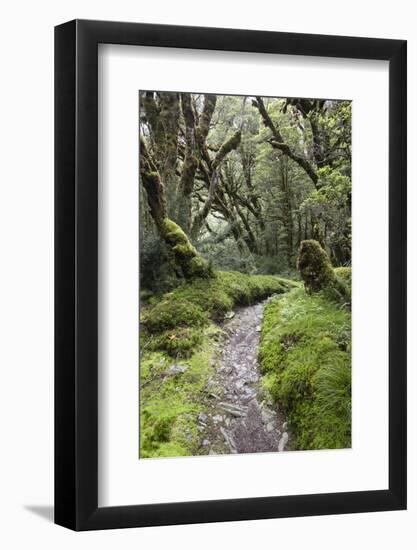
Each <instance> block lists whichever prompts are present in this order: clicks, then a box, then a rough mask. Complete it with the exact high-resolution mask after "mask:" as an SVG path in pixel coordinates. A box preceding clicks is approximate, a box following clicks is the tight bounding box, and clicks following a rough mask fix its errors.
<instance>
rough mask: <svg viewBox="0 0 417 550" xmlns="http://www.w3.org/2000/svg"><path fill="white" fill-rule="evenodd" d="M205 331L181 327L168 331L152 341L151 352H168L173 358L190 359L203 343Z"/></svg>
mask: <svg viewBox="0 0 417 550" xmlns="http://www.w3.org/2000/svg"><path fill="white" fill-rule="evenodd" d="M202 340H203V331H202V330H200V329H195V328H188V327H179V328H177V329H175V330H168V331H165V332H163V333H162V334H160V335H158V336H156V337H155V338H153V339H152V341H151V342H150V345H149V349H151V350H162V351H166V352H167V353H168V354H169V355H171V356H172V357H178V358H179V357H189V356H190V355H191V354H192V353H193V351H194V350H195V349H196V348H197V347H198V346H199V345H200V344H201V343H202Z"/></svg>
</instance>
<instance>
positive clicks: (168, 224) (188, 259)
mask: <svg viewBox="0 0 417 550" xmlns="http://www.w3.org/2000/svg"><path fill="white" fill-rule="evenodd" d="M161 233H162V236H163V238H164V240H165V242H166V243H167V244H168V246H169V247H170V249H171V250H172V253H173V256H174V261H175V264H176V265H177V266H178V267H179V268H180V269H181V271H182V273H183V275H184V277H185V278H186V279H193V278H197V277H203V278H209V277H211V276H212V270H211V267H210V265H209V264H208V262H207V261H206V260H204V258H202V257H201V256H200V255H199V254H198V252H197V250H196V249H195V247H194V246H193V245H192V244H191V243H190V241H189V239H188V237H187V235H186V234H185V233H184V231H183V230H182V229H181V227H180V226H179V225H177V224H176V223H175V222H173V221H172V220H170V219H169V218H165V219H164V220H163V221H162V223H161Z"/></svg>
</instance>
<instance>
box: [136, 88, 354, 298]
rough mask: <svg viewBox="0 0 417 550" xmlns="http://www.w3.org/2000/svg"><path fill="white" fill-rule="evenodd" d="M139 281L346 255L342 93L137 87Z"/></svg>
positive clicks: (289, 265) (277, 269)
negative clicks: (320, 253)
mask: <svg viewBox="0 0 417 550" xmlns="http://www.w3.org/2000/svg"><path fill="white" fill-rule="evenodd" d="M139 106H140V118H139V126H140V132H139V133H140V178H141V190H140V193H141V201H140V217H141V223H140V242H141V287H142V289H146V288H148V289H150V290H152V291H165V290H167V289H169V288H170V287H174V286H177V284H178V282H179V280H181V279H193V278H195V277H209V276H210V274H211V273H212V271H213V270H217V269H221V270H226V271H227V270H237V271H241V272H244V273H248V274H255V273H256V274H284V275H285V274H290V275H293V274H294V273H295V270H296V260H297V253H298V250H299V247H300V243H301V242H302V241H304V240H309V239H313V240H315V241H318V242H319V243H320V244H321V246H322V247H323V249H324V250H325V251H326V252H327V254H328V256H329V258H330V261H331V263H332V265H333V266H334V267H341V266H349V265H350V262H351V102H350V101H340V100H337V101H336V100H325V99H305V98H269V97H260V96H228V95H212V94H191V93H176V92H155V91H146V92H140V97H139Z"/></svg>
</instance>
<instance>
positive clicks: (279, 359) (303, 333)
mask: <svg viewBox="0 0 417 550" xmlns="http://www.w3.org/2000/svg"><path fill="white" fill-rule="evenodd" d="M343 269H345V271H344V272H339V273H338V274H337V275H338V276H339V277H343V279H344V280H345V281H346V283H349V281H350V276H349V271H347V270H348V269H349V268H343ZM259 357H260V364H261V369H262V372H263V375H264V376H263V379H262V383H263V386H264V389H265V390H266V391H267V392H268V393H269V394H270V396H271V397H272V398H273V400H274V401H275V403H277V404H279V406H280V407H281V408H282V409H283V410H284V412H285V413H286V414H287V416H288V420H289V425H290V429H291V432H292V434H293V446H294V448H295V449H306V450H307V449H333V448H347V447H350V446H351V316H350V312H349V310H347V309H346V308H343V307H341V306H340V304H337V303H335V302H332V301H329V300H328V299H326V297H325V295H323V294H321V293H318V294H313V295H312V294H307V293H306V292H305V291H304V289H302V288H297V289H294V290H292V291H291V292H289V293H287V294H285V295H284V296H278V297H276V298H273V299H272V300H271V302H270V303H269V304H267V306H266V307H265V310H264V319H263V325H262V335H261V343H260V349H259Z"/></svg>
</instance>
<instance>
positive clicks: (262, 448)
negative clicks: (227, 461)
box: [199, 302, 290, 454]
mask: <svg viewBox="0 0 417 550" xmlns="http://www.w3.org/2000/svg"><path fill="white" fill-rule="evenodd" d="M265 303H266V302H263V303H259V304H255V305H253V306H248V307H243V308H240V309H238V310H237V311H236V312H235V313H234V315H233V317H232V318H231V319H228V320H226V321H225V322H224V324H223V327H222V328H223V330H224V332H225V337H224V340H223V342H222V344H221V345H220V346H219V360H218V363H217V365H216V372H215V375H214V377H213V378H212V380H211V381H210V384H209V386H210V387H211V388H210V387H209V388H208V391H209V392H210V389H212V393H210V395H211V399H210V403H209V406H208V412H207V413H200V415H199V430H200V432H201V436H202V446H203V447H205V449H207V452H208V453H209V454H229V453H258V452H273V451H283V450H286V449H289V446H290V437H289V434H288V432H287V422H286V419H285V417H284V416H283V415H282V413H280V412H279V411H277V410H274V409H273V408H272V404H271V403H267V402H266V401H265V400H264V399H263V398H262V396H261V391H260V385H259V379H260V371H259V363H258V345H259V338H260V331H261V323H262V314H263V308H264V305H265Z"/></svg>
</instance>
